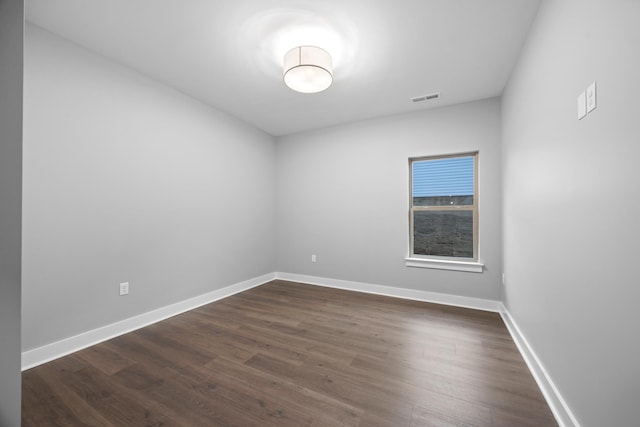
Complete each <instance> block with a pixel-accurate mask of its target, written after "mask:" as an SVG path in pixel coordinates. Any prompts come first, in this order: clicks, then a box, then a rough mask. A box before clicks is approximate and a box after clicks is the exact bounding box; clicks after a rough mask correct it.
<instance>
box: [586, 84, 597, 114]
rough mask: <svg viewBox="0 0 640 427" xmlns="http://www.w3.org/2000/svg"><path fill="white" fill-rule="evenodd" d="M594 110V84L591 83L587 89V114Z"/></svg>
mask: <svg viewBox="0 0 640 427" xmlns="http://www.w3.org/2000/svg"><path fill="white" fill-rule="evenodd" d="M595 109H596V82H593V83H591V84H590V85H589V87H588V88H587V113H590V112H592V111H593V110H595Z"/></svg>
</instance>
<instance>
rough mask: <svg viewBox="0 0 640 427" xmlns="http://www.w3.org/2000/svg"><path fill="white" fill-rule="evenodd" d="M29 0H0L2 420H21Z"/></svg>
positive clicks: (3, 422) (9, 422)
mask: <svg viewBox="0 0 640 427" xmlns="http://www.w3.org/2000/svg"><path fill="white" fill-rule="evenodd" d="M23 10H24V2H23V1H22V0H0V425H2V426H7V427H10V426H19V425H20V393H21V391H20V229H21V225H20V223H21V216H20V215H21V214H20V212H21V209H22V194H21V188H22V49H23V27H24V24H23V23H24V13H23Z"/></svg>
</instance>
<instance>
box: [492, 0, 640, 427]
mask: <svg viewBox="0 0 640 427" xmlns="http://www.w3.org/2000/svg"><path fill="white" fill-rule="evenodd" d="M639 23H640V2H638V1H636V0H633V1H632V0H606V1H605V0H590V1H583V0H564V1H544V2H543V3H542V5H541V8H540V10H539V14H538V17H537V19H536V21H535V23H534V25H533V28H532V32H531V34H530V36H529V39H528V42H527V44H526V46H525V49H524V51H523V53H522V55H521V58H520V60H519V63H518V66H517V68H516V71H515V74H514V75H513V76H512V78H511V81H510V83H509V84H508V87H507V90H506V93H505V95H504V98H503V165H504V171H503V177H504V180H503V181H504V213H503V217H504V265H505V273H506V289H505V301H506V305H507V308H508V310H509V311H510V312H511V314H512V315H513V317H514V318H515V320H516V322H517V323H518V324H519V326H520V327H521V329H522V330H523V333H524V335H525V336H526V337H527V339H528V340H529V342H530V343H531V344H532V346H533V348H534V349H535V351H536V352H537V353H538V356H539V357H540V359H541V360H542V363H543V364H544V366H545V367H546V368H547V370H548V372H549V373H550V375H551V377H552V378H553V380H554V381H555V383H556V385H557V386H558V388H559V390H560V391H561V393H562V395H563V396H564V397H565V399H566V400H567V402H568V404H569V406H570V407H571V408H572V409H573V411H574V412H575V415H576V416H577V418H578V420H579V421H580V422H581V424H582V425H584V426H594V427H596V426H620V427H622V426H637V425H638V420H640V407H639V405H638V402H640V363H639V362H640V338H639V337H640V335H638V331H637V325H638V314H637V313H638V310H637V307H638V301H640V287H639V286H638V271H637V265H638V259H639V256H640V249H639V248H640V246H639V245H638V242H639V240H640V225H639V223H638V218H639V215H638V214H639V212H640V197H638V196H639V195H640V178H639V177H638V170H639V169H638V159H639V158H640V132H639V127H638V120H639V118H640V107H639V105H640V50H639V49H640V25H639ZM592 81H597V85H598V107H597V109H596V110H595V111H593V112H592V113H591V114H589V115H588V116H587V117H586V118H585V119H583V120H581V121H578V120H577V108H576V97H577V96H578V94H579V93H580V92H582V91H583V90H584V89H585V88H586V87H587V85H589V84H590V83H591V82H592Z"/></svg>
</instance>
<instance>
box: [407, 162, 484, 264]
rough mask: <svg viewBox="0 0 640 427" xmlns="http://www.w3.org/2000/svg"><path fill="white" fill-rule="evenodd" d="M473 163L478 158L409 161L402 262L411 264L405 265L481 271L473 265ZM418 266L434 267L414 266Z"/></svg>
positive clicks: (475, 229) (475, 236)
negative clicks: (405, 250) (406, 241)
mask: <svg viewBox="0 0 640 427" xmlns="http://www.w3.org/2000/svg"><path fill="white" fill-rule="evenodd" d="M477 162H478V153H465V154H454V155H445V156H434V157H420V158H412V159H409V170H410V180H411V182H410V190H411V196H410V202H409V203H410V213H409V215H410V218H409V224H410V226H409V227H410V230H409V240H410V253H409V258H408V259H407V261H412V262H413V263H412V264H410V263H409V262H408V263H407V265H409V266H425V267H432V268H447V267H453V268H451V269H455V270H459V269H462V270H465V271H478V269H479V271H482V265H481V264H478V263H477V259H478V191H477V188H478V184H477V181H478V180H477ZM422 260H430V261H435V262H432V263H431V264H428V265H415V264H416V262H417V263H418V264H420V261H422ZM460 266H462V267H463V268H456V267H460ZM467 267H468V268H467Z"/></svg>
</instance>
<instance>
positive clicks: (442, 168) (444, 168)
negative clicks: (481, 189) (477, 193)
mask: <svg viewBox="0 0 640 427" xmlns="http://www.w3.org/2000/svg"><path fill="white" fill-rule="evenodd" d="M473 160H474V158H473V156H465V157H450V158H444V159H433V160H420V161H414V162H413V163H412V171H411V173H412V183H413V188H412V193H413V194H412V197H436V196H469V195H473V188H474V182H473V180H474V172H473Z"/></svg>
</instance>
